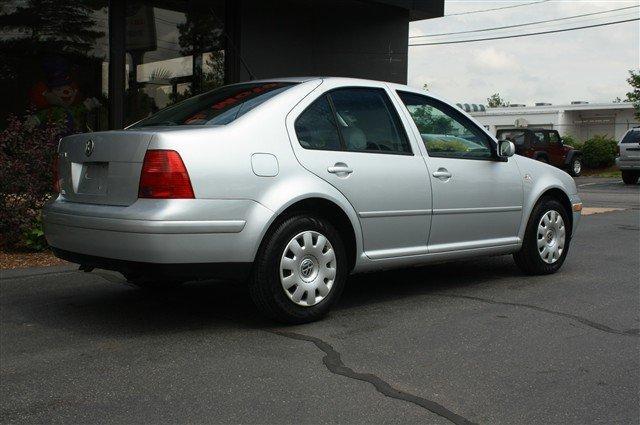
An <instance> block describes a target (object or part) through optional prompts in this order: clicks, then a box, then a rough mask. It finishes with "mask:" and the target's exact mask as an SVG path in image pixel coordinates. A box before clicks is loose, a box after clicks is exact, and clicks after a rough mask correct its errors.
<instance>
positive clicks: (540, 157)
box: [536, 155, 549, 164]
mask: <svg viewBox="0 0 640 425" xmlns="http://www.w3.org/2000/svg"><path fill="white" fill-rule="evenodd" d="M536 159H537V160H538V161H540V162H544V163H545V164H548V163H549V160H548V159H547V157H546V156H544V155H540V156H538V157H537V158H536Z"/></svg>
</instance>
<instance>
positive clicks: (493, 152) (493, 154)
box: [396, 90, 509, 162]
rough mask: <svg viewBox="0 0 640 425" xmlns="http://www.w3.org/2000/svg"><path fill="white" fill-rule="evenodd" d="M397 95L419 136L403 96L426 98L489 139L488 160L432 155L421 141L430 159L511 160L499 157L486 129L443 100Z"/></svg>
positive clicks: (398, 93)
mask: <svg viewBox="0 0 640 425" xmlns="http://www.w3.org/2000/svg"><path fill="white" fill-rule="evenodd" d="M396 94H397V95H398V97H399V98H400V102H401V103H402V105H403V106H404V108H405V110H406V111H407V113H408V114H409V116H410V117H411V122H412V123H413V126H414V127H415V128H416V129H417V130H418V134H419V133H420V130H419V129H418V126H417V124H416V122H415V121H414V120H413V116H411V112H410V111H409V108H408V107H407V105H406V104H405V103H404V101H403V100H402V95H403V94H406V95H410V96H417V97H421V98H425V99H427V101H428V102H427V104H428V105H430V106H432V107H434V108H436V109H439V110H440V111H441V112H444V113H445V114H447V115H449V116H453V118H454V119H456V120H458V121H459V123H460V124H468V125H470V126H471V127H472V128H475V129H477V130H478V131H479V132H480V133H481V134H482V135H483V136H484V137H485V138H486V139H487V141H488V142H489V149H490V150H491V156H490V157H487V158H477V157H460V156H447V155H438V154H432V153H430V152H429V149H427V146H426V145H425V144H424V141H423V140H420V143H422V144H423V145H424V147H425V151H426V153H427V157H429V158H447V159H465V160H471V161H496V162H506V161H508V160H509V158H503V157H500V156H498V150H497V144H496V143H495V142H494V140H493V138H492V137H491V136H489V135H488V134H487V132H486V131H484V128H482V127H480V126H479V125H477V124H476V123H474V122H473V121H472V120H470V119H469V118H467V117H466V116H465V115H464V114H463V113H462V112H461V111H458V110H457V109H456V108H454V107H453V106H451V105H449V104H448V103H446V102H443V101H441V100H438V99H436V98H433V97H431V96H428V95H425V94H421V93H415V92H411V91H406V90H396ZM449 112H451V114H449ZM421 139H422V138H421Z"/></svg>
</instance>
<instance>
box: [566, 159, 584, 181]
mask: <svg viewBox="0 0 640 425" xmlns="http://www.w3.org/2000/svg"><path fill="white" fill-rule="evenodd" d="M580 173H582V159H580V158H574V159H572V160H571V163H570V164H569V174H571V175H572V176H573V177H578V176H579V175H580Z"/></svg>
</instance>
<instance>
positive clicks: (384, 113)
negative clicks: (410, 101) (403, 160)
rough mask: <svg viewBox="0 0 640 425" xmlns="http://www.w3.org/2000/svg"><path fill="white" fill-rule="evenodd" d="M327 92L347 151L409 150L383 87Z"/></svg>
mask: <svg viewBox="0 0 640 425" xmlns="http://www.w3.org/2000/svg"><path fill="white" fill-rule="evenodd" d="M329 96H330V99H331V101H333V106H334V108H335V113H336V119H337V123H338V128H339V129H340V133H341V135H342V139H343V140H344V145H345V147H346V149H347V150H348V151H366V152H381V153H411V147H410V146H409V141H408V140H407V135H406V133H405V132H404V128H403V127H402V123H401V122H400V118H399V117H398V114H397V112H396V110H395V107H394V106H393V105H392V104H391V101H390V100H389V97H388V96H387V93H386V92H385V91H384V90H382V89H373V88H347V89H339V90H334V91H332V92H331V93H330V95H329Z"/></svg>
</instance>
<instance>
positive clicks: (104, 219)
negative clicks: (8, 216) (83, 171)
mask: <svg viewBox="0 0 640 425" xmlns="http://www.w3.org/2000/svg"><path fill="white" fill-rule="evenodd" d="M272 215H273V213H272V212H271V211H270V210H269V209H267V208H266V207H264V206H262V205H261V204H259V203H257V202H254V201H250V200H213V199H184V200H182V199H181V200H151V199H140V200H138V201H136V202H135V203H134V204H132V205H130V206H127V207H119V206H106V205H91V204H78V203H70V202H66V201H64V200H60V199H58V200H56V201H54V202H52V203H49V204H48V205H47V206H46V207H45V209H44V211H43V222H44V229H45V236H46V238H47V242H48V243H49V245H51V246H52V247H53V248H54V249H55V251H56V252H70V253H74V254H76V257H77V256H81V255H84V256H90V257H96V258H102V259H110V260H121V261H126V262H133V263H151V264H173V265H176V264H185V265H189V264H209V263H251V262H253V259H254V257H255V253H256V251H257V249H258V245H259V244H260V240H261V238H262V234H263V232H264V229H265V228H266V226H267V225H268V223H269V222H270V220H271V217H272ZM76 257H74V258H76ZM78 258H79V257H78ZM68 259H69V258H68ZM71 261H73V259H71ZM74 262H78V261H74Z"/></svg>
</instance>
